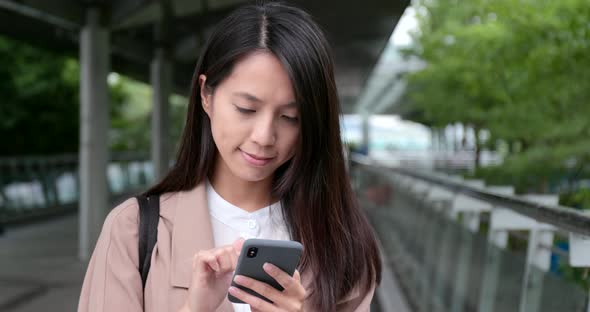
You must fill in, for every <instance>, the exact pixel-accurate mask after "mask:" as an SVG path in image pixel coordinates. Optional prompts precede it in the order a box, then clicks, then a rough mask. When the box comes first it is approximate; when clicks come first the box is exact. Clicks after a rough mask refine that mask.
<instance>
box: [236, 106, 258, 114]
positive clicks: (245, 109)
mask: <svg viewBox="0 0 590 312" xmlns="http://www.w3.org/2000/svg"><path fill="white" fill-rule="evenodd" d="M236 109H237V110H238V112H240V113H242V114H252V113H255V112H256V111H255V110H253V109H249V108H243V107H239V106H236Z"/></svg>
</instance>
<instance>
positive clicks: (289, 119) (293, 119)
mask: <svg viewBox="0 0 590 312" xmlns="http://www.w3.org/2000/svg"><path fill="white" fill-rule="evenodd" d="M283 118H285V119H287V120H288V121H291V122H297V121H298V120H299V119H298V118H297V117H291V116H287V115H283Z"/></svg>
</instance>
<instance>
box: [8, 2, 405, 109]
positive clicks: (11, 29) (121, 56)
mask: <svg viewBox="0 0 590 312" xmlns="http://www.w3.org/2000/svg"><path fill="white" fill-rule="evenodd" d="M247 2H250V1H244V0H102V1H101V0H94V1H89V0H51V1H47V0H0V34H3V35H6V36H9V37H12V38H15V39H18V40H21V41H26V42H29V43H31V44H34V45H39V46H42V47H45V48H49V49H52V50H57V51H64V52H66V53H71V54H72V55H75V56H77V55H78V48H79V31H80V29H81V28H82V26H83V25H84V22H85V14H86V9H87V8H88V7H91V6H92V7H99V8H101V10H102V12H103V13H104V21H103V23H104V25H106V27H107V28H108V29H109V30H110V31H111V35H110V36H111V37H110V38H111V45H110V46H111V66H112V70H113V71H116V72H119V73H122V74H124V75H128V76H130V77H133V78H135V79H138V80H141V81H145V82H148V81H149V77H150V73H149V71H150V66H149V64H150V62H151V61H152V59H153V56H154V52H155V51H156V48H157V47H158V46H159V45H161V44H164V45H166V46H167V47H169V49H170V51H171V55H172V58H173V73H174V77H173V87H174V90H175V91H176V92H177V93H179V94H187V92H188V89H189V84H190V79H191V77H192V73H193V70H194V66H195V62H196V59H197V57H198V55H199V49H200V47H201V46H202V44H203V42H204V38H206V36H207V35H208V33H209V31H210V30H211V29H212V26H214V25H215V24H216V23H217V22H218V21H219V20H220V19H221V18H223V17H224V16H225V15H226V14H227V13H229V12H230V11H231V10H233V9H234V8H236V7H237V6H239V5H240V4H243V3H247ZM288 2H290V3H293V4H295V5H297V6H299V7H302V8H304V9H306V10H307V11H308V12H310V13H311V14H312V15H313V16H314V17H315V19H316V20H317V21H318V22H319V23H320V24H321V26H322V27H323V28H324V29H325V30H326V32H327V35H328V38H329V40H330V42H331V44H332V46H333V49H334V54H335V59H336V81H337V84H338V89H339V92H340V98H341V100H342V104H343V111H344V112H345V113H349V112H352V111H353V107H352V106H353V104H354V102H355V101H356V98H357V97H358V95H359V93H360V91H361V89H362V87H363V85H364V83H365V81H366V79H367V77H368V75H369V73H370V72H371V69H372V68H373V66H374V64H375V63H376V61H377V59H378V57H379V55H380V53H381V51H382V50H383V48H384V47H385V44H386V43H387V40H388V38H389V36H390V35H391V33H392V31H393V29H394V27H395V25H396V24H397V21H398V20H399V18H400V16H401V15H402V13H403V11H404V9H405V8H406V6H407V5H408V2H409V0H365V1H358V0H322V1H318V0H295V1H288ZM162 21H167V22H166V23H162ZM160 34H166V35H160Z"/></svg>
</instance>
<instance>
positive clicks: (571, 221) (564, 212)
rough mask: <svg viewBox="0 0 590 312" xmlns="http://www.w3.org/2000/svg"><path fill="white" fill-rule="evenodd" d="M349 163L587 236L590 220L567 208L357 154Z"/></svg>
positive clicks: (589, 232)
mask: <svg viewBox="0 0 590 312" xmlns="http://www.w3.org/2000/svg"><path fill="white" fill-rule="evenodd" d="M351 161H353V162H355V163H357V164H360V165H365V166H371V167H375V168H379V169H381V170H390V171H392V172H395V173H398V174H401V175H405V176H408V177H412V178H416V179H419V180H422V181H426V182H429V183H432V184H436V185H438V186H442V187H444V188H446V189H449V190H450V191H451V192H454V193H461V194H465V195H467V196H470V197H474V198H477V199H481V200H483V201H486V202H489V203H491V204H492V205H494V206H499V207H502V208H508V209H510V210H513V211H515V212H517V213H519V214H522V215H525V216H527V217H529V218H533V219H535V220H537V221H541V222H543V223H547V224H551V225H554V226H556V227H558V228H562V229H564V230H567V231H569V232H574V233H577V234H584V235H590V216H589V215H586V214H584V213H582V212H580V211H578V210H575V209H573V208H570V207H564V206H553V205H544V204H539V203H535V202H532V201H529V200H526V199H522V198H519V197H517V196H509V195H500V194H496V193H494V192H490V191H486V190H485V189H478V188H475V187H472V186H469V185H465V184H463V183H460V182H457V181H453V180H452V179H449V178H445V177H441V176H435V175H432V174H431V173H426V172H417V171H414V170H408V169H404V168H394V167H391V166H385V165H383V164H381V163H379V162H378V161H375V160H373V159H371V158H369V157H367V156H364V155H360V154H352V155H351Z"/></svg>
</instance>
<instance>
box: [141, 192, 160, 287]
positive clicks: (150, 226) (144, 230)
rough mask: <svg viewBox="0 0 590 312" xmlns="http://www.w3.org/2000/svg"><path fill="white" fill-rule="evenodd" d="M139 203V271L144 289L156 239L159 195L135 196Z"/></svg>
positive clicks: (158, 218)
mask: <svg viewBox="0 0 590 312" xmlns="http://www.w3.org/2000/svg"><path fill="white" fill-rule="evenodd" d="M135 198H136V199H137V202H138V203H139V273H141V283H142V285H143V288H144V289H145V282H146V281H147V277H148V273H149V272H150V264H151V261H152V251H153V250H154V245H156V241H157V239H158V221H159V220H160V195H157V194H156V195H150V196H149V197H146V196H145V195H139V196H136V197H135Z"/></svg>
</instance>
